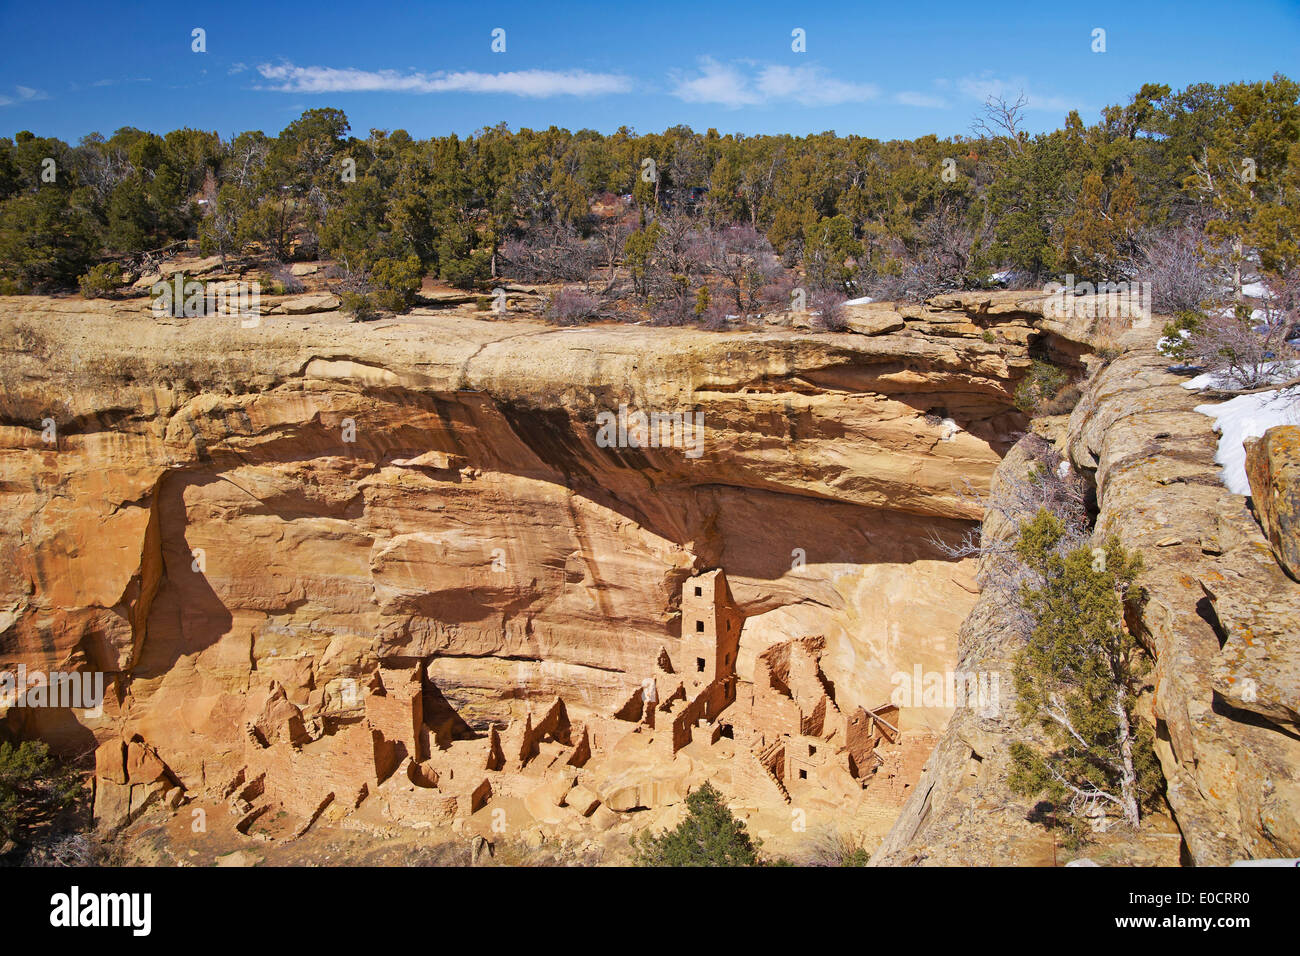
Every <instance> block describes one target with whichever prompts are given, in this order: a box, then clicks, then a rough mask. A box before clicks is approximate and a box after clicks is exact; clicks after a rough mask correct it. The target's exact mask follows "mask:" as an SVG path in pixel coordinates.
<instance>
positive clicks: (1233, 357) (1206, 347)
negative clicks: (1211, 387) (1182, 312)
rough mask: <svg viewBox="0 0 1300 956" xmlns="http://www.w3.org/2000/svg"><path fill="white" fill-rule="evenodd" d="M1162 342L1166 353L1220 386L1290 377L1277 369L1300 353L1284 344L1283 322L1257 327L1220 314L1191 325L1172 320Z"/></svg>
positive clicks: (1239, 386) (1251, 385)
mask: <svg viewBox="0 0 1300 956" xmlns="http://www.w3.org/2000/svg"><path fill="white" fill-rule="evenodd" d="M1183 328H1186V329H1187V332H1188V334H1187V335H1186V336H1184V335H1182V329H1183ZM1161 345H1162V348H1161V351H1163V352H1164V353H1165V354H1166V355H1169V356H1170V357H1173V358H1177V359H1178V360H1179V361H1182V362H1185V363H1187V364H1189V365H1194V366H1196V367H1197V368H1199V369H1201V370H1202V371H1204V372H1206V373H1209V374H1211V375H1213V376H1214V379H1215V383H1216V384H1217V386H1218V387H1219V388H1222V389H1249V388H1257V387H1259V386H1261V385H1268V384H1272V383H1273V382H1274V381H1275V380H1276V379H1278V378H1279V377H1290V376H1289V375H1287V374H1286V373H1285V370H1284V369H1282V370H1280V365H1281V363H1284V362H1288V361H1293V360H1296V359H1300V353H1298V352H1297V351H1296V349H1295V348H1294V347H1292V346H1291V345H1288V344H1287V342H1286V331H1285V329H1284V327H1283V326H1282V325H1275V326H1273V327H1263V328H1258V329H1257V328H1252V327H1251V324H1250V322H1249V321H1243V320H1241V319H1238V318H1227V317H1223V316H1212V317H1208V318H1205V319H1203V320H1200V321H1198V322H1197V323H1196V324H1195V326H1194V327H1189V326H1188V325H1184V326H1182V327H1181V328H1180V327H1179V326H1178V324H1177V323H1171V324H1170V325H1169V326H1166V327H1165V339H1164V340H1162V343H1161Z"/></svg>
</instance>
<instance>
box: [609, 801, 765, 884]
mask: <svg viewBox="0 0 1300 956" xmlns="http://www.w3.org/2000/svg"><path fill="white" fill-rule="evenodd" d="M760 846H761V841H758V840H755V839H753V838H751V837H750V835H749V833H748V831H747V830H746V829H745V824H744V822H743V821H740V820H737V819H736V818H735V817H734V816H733V815H732V813H731V811H730V810H728V809H727V805H726V804H725V803H723V801H722V794H721V793H719V792H718V791H717V790H716V789H715V788H714V787H713V785H712V784H709V783H706V784H704V786H702V787H700V788H699V789H698V790H696V791H694V792H692V793H691V794H690V795H689V796H688V797H687V798H686V819H684V820H682V822H681V823H679V824H677V826H676V828H674V829H672V830H665V831H664V832H662V833H660V834H659V835H658V836H655V835H653V834H650V833H643V834H641V835H640V837H639V838H638V839H634V841H633V854H634V856H633V862H634V863H635V864H636V865H637V866H757V865H759V864H760V862H761V861H760V858H759V855H758V851H759V847H760Z"/></svg>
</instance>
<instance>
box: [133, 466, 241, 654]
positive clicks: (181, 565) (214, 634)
mask: <svg viewBox="0 0 1300 956" xmlns="http://www.w3.org/2000/svg"><path fill="white" fill-rule="evenodd" d="M218 480H220V479H218V478H216V477H214V476H212V475H196V474H189V473H180V474H169V475H166V476H164V478H163V479H162V480H161V481H160V483H159V489H158V497H159V501H158V509H159V510H158V514H159V524H160V532H161V534H160V538H161V543H160V547H161V549H162V558H163V569H164V571H163V581H162V584H161V586H160V587H159V589H158V593H157V594H156V595H155V596H154V599H153V605H152V607H151V608H150V611H149V618H148V627H147V630H146V633H145V639H144V644H143V646H142V647H141V648H140V653H139V658H138V660H137V662H136V665H135V667H134V668H133V670H132V676H133V677H136V678H157V677H161V676H163V675H164V674H166V673H168V672H169V671H170V670H171V669H172V668H173V667H174V666H175V665H176V662H177V661H178V660H179V659H180V658H181V657H182V656H183V655H187V654H195V653H198V652H199V651H202V650H205V649H206V648H208V647H211V646H212V645H213V644H215V643H217V641H218V640H220V639H221V637H222V636H223V635H224V634H226V633H227V632H228V631H229V630H230V627H231V624H232V622H233V618H232V617H231V614H230V611H229V610H228V609H227V608H226V606H225V604H224V603H222V600H221V598H220V597H219V596H218V595H217V593H216V591H215V590H213V588H212V585H211V584H209V583H208V577H207V570H206V562H207V555H206V553H205V554H203V555H202V560H200V558H199V557H198V556H197V555H196V553H195V551H194V549H193V547H192V546H191V544H190V542H189V541H188V540H186V529H187V528H188V526H189V516H188V514H187V511H186V507H185V491H186V489H187V488H190V487H192V486H201V485H206V484H210V483H212V482H215V481H218Z"/></svg>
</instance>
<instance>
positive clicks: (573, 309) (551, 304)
mask: <svg viewBox="0 0 1300 956" xmlns="http://www.w3.org/2000/svg"><path fill="white" fill-rule="evenodd" d="M599 311H600V300H599V299H598V298H596V297H595V296H594V295H590V294H588V293H586V292H582V291H579V290H578V289H570V288H567V287H566V288H561V289H559V290H558V291H557V292H556V293H555V294H554V295H552V296H551V297H550V299H548V300H547V302H546V309H545V315H546V318H547V319H549V320H550V321H552V322H554V323H556V324H557V325H577V324H578V323H579V322H584V321H586V320H587V319H592V318H595V317H596V315H597V313H598V312H599Z"/></svg>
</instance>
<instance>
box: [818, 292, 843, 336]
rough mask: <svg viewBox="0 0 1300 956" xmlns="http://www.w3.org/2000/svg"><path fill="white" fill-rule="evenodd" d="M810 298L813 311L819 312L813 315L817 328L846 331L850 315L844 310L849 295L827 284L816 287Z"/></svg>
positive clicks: (828, 330)
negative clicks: (826, 285)
mask: <svg viewBox="0 0 1300 956" xmlns="http://www.w3.org/2000/svg"><path fill="white" fill-rule="evenodd" d="M809 299H810V300H811V305H812V309H813V311H814V312H816V313H817V314H816V315H815V316H813V322H814V324H815V325H816V327H817V328H820V329H822V330H823V331H826V332H844V331H846V330H847V329H848V327H849V321H848V316H847V315H846V314H845V311H844V303H845V302H847V301H848V296H846V295H845V294H844V293H843V292H841V291H840V290H838V289H834V288H828V287H825V286H821V287H814V288H813V290H812V294H811V295H810V296H809Z"/></svg>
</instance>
